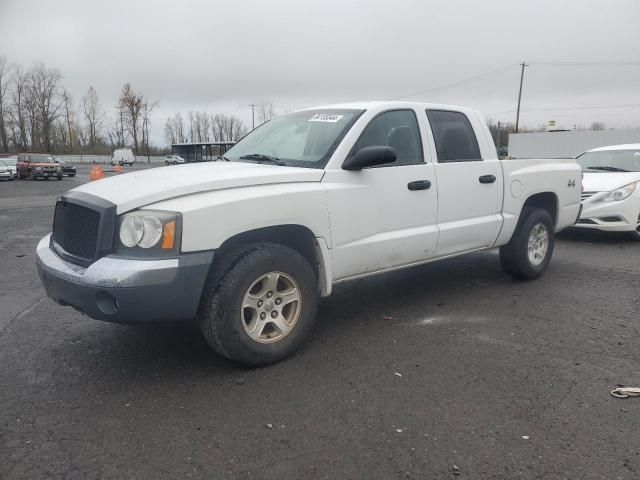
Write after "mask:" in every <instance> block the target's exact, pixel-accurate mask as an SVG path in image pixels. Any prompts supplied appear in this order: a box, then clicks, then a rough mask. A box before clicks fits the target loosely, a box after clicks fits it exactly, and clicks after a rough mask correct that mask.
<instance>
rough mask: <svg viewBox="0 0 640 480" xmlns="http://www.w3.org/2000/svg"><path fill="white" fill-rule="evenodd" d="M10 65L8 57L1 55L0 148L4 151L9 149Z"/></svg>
mask: <svg viewBox="0 0 640 480" xmlns="http://www.w3.org/2000/svg"><path fill="white" fill-rule="evenodd" d="M9 71H10V69H9V65H8V64H7V59H6V58H5V57H3V56H0V148H1V149H2V151H4V152H8V151H9V143H8V141H7V126H6V123H5V119H6V117H7V116H8V113H9V112H8V110H9V108H8V107H9V105H8V103H9V96H8V94H7V92H8V90H9Z"/></svg>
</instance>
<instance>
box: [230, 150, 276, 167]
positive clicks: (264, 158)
mask: <svg viewBox="0 0 640 480" xmlns="http://www.w3.org/2000/svg"><path fill="white" fill-rule="evenodd" d="M240 160H255V161H256V162H258V163H263V162H270V163H273V164H274V165H280V166H281V167H284V166H285V164H284V163H282V162H281V161H280V159H279V158H278V157H272V156H271V155H264V154H262V153H251V154H249V155H242V156H241V157H240Z"/></svg>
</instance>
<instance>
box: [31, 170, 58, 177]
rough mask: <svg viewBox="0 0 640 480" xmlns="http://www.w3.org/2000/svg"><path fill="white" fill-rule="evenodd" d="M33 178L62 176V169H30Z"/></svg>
mask: <svg viewBox="0 0 640 480" xmlns="http://www.w3.org/2000/svg"><path fill="white" fill-rule="evenodd" d="M32 175H33V177H34V178H54V177H62V171H59V172H56V171H55V170H37V171H35V170H34V171H32Z"/></svg>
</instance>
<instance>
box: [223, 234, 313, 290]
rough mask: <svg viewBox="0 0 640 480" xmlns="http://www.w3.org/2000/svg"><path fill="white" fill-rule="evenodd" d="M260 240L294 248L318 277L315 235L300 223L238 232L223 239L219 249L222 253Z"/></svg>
mask: <svg viewBox="0 0 640 480" xmlns="http://www.w3.org/2000/svg"><path fill="white" fill-rule="evenodd" d="M260 242H268V243H278V244H281V245H285V246H287V247H289V248H292V249H294V250H295V251H297V252H298V253H299V254H300V255H302V256H303V257H304V258H306V259H307V261H308V262H309V264H310V265H311V268H313V271H314V272H315V274H316V278H318V279H320V275H319V274H320V271H319V269H320V261H319V259H318V254H317V252H316V237H315V235H314V234H313V232H312V231H311V230H309V229H308V228H307V227H303V226H301V225H277V226H273V227H265V228H258V229H256V230H250V231H248V232H243V233H239V234H238V235H235V236H233V237H231V238H229V239H227V240H225V241H224V243H223V244H222V245H221V246H220V251H221V253H222V255H224V252H225V251H227V250H229V249H230V248H235V247H237V246H239V245H246V244H249V243H260Z"/></svg>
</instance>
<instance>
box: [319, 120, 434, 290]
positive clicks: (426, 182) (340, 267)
mask: <svg viewBox="0 0 640 480" xmlns="http://www.w3.org/2000/svg"><path fill="white" fill-rule="evenodd" d="M423 125H426V123H423ZM368 146H390V147H393V148H394V149H395V150H396V155H397V160H396V162H395V163H392V164H388V165H382V166H379V167H372V168H365V169H363V170H360V171H347V170H328V171H327V173H326V174H325V177H324V178H323V183H325V185H326V188H327V199H328V206H329V218H330V222H331V239H332V247H333V252H332V253H333V255H332V269H333V275H332V276H333V279H334V281H339V280H342V279H345V278H350V277H354V276H358V275H364V274H367V273H372V272H375V271H380V270H385V269H389V268H393V267H398V266H403V265H408V264H411V263H417V262H420V261H424V260H426V259H428V258H430V257H433V256H434V255H435V249H436V245H437V241H438V228H437V225H436V215H437V186H436V176H435V172H434V166H433V164H432V163H426V162H425V156H424V153H423V148H422V139H421V133H420V128H419V127H418V118H417V116H416V112H415V111H414V110H412V109H402V110H392V111H387V112H383V113H380V114H379V115H377V116H376V117H374V118H373V119H372V120H371V121H370V123H369V125H368V126H367V127H366V128H365V130H364V131H363V133H362V135H361V136H360V138H359V139H358V141H357V142H356V144H355V146H354V148H353V149H352V151H351V153H352V154H353V153H355V152H356V151H357V150H359V149H360V148H363V147H368Z"/></svg>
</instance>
